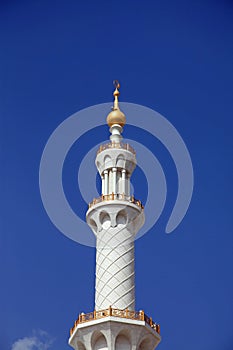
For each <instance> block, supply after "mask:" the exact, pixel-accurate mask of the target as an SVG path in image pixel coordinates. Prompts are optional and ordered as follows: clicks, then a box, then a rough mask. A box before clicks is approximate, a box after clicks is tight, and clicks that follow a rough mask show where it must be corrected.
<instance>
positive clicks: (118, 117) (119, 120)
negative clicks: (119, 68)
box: [107, 80, 126, 127]
mask: <svg viewBox="0 0 233 350" xmlns="http://www.w3.org/2000/svg"><path fill="white" fill-rule="evenodd" d="M113 85H114V87H115V91H114V92H113V96H114V104H113V108H112V112H110V113H109V115H108V116H107V123H108V125H109V126H110V127H111V126H112V125H114V124H119V125H120V126H121V127H123V126H124V125H125V123H126V119H125V115H124V113H123V112H122V111H121V110H120V107H119V103H118V96H119V95H120V92H119V90H118V89H119V88H120V83H119V81H118V80H113Z"/></svg>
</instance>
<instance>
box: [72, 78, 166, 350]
mask: <svg viewBox="0 0 233 350" xmlns="http://www.w3.org/2000/svg"><path fill="white" fill-rule="evenodd" d="M119 87H120V85H119V83H118V82H117V81H116V82H115V88H116V89H115V91H114V93H113V96H114V106H113V109H112V111H111V112H110V113H109V115H108V117H107V123H108V125H109V127H110V132H111V136H110V140H111V142H110V143H107V144H104V145H102V146H100V148H99V150H98V152H97V156H96V166H97V169H98V171H99V174H100V176H101V179H102V195H101V197H99V198H95V199H94V200H93V201H92V202H91V203H90V204H89V209H88V211H87V213H86V220H87V223H88V225H89V226H90V227H91V229H92V231H93V233H94V235H95V236H96V283H95V310H94V311H93V312H91V313H88V314H84V313H82V314H80V315H79V317H78V319H77V320H76V321H75V324H74V326H73V328H71V330H70V339H69V344H70V345H71V346H72V347H73V348H74V349H75V350H153V349H155V348H156V346H157V345H158V343H159V342H160V335H159V334H160V327H159V325H157V324H156V323H154V322H153V321H152V319H151V318H149V317H148V316H146V315H145V313H144V311H142V310H141V311H135V281H134V280H135V278H134V277H135V276H134V274H135V270H134V239H135V235H136V234H137V232H138V231H139V229H140V228H141V227H142V225H143V224H144V210H143V205H142V203H141V201H140V200H136V199H135V198H134V196H132V195H131V194H130V177H131V175H132V173H133V170H134V169H135V166H136V154H135V151H134V149H133V148H132V147H131V146H130V145H129V144H125V143H122V136H121V133H122V131H123V127H124V125H125V123H126V118H125V115H124V113H123V112H122V111H121V110H120V107H119V102H118V97H119V95H120V93H119Z"/></svg>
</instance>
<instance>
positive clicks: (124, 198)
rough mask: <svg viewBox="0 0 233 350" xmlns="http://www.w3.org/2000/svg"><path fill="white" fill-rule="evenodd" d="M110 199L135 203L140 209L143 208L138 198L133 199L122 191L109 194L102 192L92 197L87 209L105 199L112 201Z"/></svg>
mask: <svg viewBox="0 0 233 350" xmlns="http://www.w3.org/2000/svg"><path fill="white" fill-rule="evenodd" d="M112 200H121V201H126V202H129V203H133V204H136V205H137V206H139V207H140V208H141V209H144V206H143V205H142V202H141V201H140V200H139V199H135V198H134V196H126V195H125V194H124V193H122V194H121V193H116V194H115V193H111V194H102V196H101V197H98V198H94V199H93V201H92V202H91V203H89V209H90V208H91V207H93V205H95V204H98V203H101V202H105V201H112Z"/></svg>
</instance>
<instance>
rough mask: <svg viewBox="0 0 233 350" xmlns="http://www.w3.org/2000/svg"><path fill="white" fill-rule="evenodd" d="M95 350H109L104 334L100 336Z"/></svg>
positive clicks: (95, 343)
mask: <svg viewBox="0 0 233 350" xmlns="http://www.w3.org/2000/svg"><path fill="white" fill-rule="evenodd" d="M93 350H108V347H107V342H106V339H105V337H104V335H103V334H100V335H99V336H98V338H97V339H96V340H95V342H94V347H93Z"/></svg>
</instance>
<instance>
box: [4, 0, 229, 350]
mask: <svg viewBox="0 0 233 350" xmlns="http://www.w3.org/2000/svg"><path fill="white" fill-rule="evenodd" d="M232 16H233V5H232V2H231V1H230V0H228V1H227V0H225V1H220V0H219V1H214V0H212V1H210V0H209V1H207V0H202V1H201V0H199V1H181V0H176V1H172V0H164V1H157V0H155V1H147V0H145V1H136V0H134V1H129V0H125V1H107V0H106V1H75V0H69V1H64V0H63V1H44V0H41V1H26V0H24V1H23V0H21V1H13V0H12V1H10V0H9V1H1V4H0V33H1V39H0V43H1V47H0V51H1V53H0V74H1V85H0V90H1V91H0V99H1V100H0V113H1V179H2V180H1V199H2V201H1V236H0V243H1V253H0V272H1V289H0V348H1V350H8V349H11V346H12V344H13V343H14V342H15V341H16V340H17V339H19V338H24V337H30V336H31V335H32V333H33V330H36V331H37V330H39V329H42V330H44V331H46V332H47V333H48V334H49V335H50V336H51V337H53V338H55V341H54V344H53V346H52V347H51V350H55V349H56V350H58V349H59V350H65V349H67V350H68V349H69V348H70V347H69V346H68V345H67V339H68V331H69V328H70V327H71V326H72V325H73V320H74V319H75V318H76V317H77V314H78V313H79V312H81V311H85V312H88V311H92V309H93V303H94V259H95V252H94V249H91V248H88V247H85V246H81V245H79V244H76V243H74V242H73V241H71V240H68V239H67V238H66V237H65V236H64V235H62V234H61V233H59V232H58V230H57V229H56V228H55V227H54V226H53V224H52V223H51V222H50V220H49V218H48V216H47V214H46V212H45V210H44V208H43V205H42V202H41V199H40V193H39V185H38V175H39V163H40V157H41V154H42V151H43V148H44V146H45V144H46V142H47V139H48V138H49V136H50V134H51V133H52V131H53V130H54V129H55V128H56V127H57V126H58V125H59V124H60V123H61V122H62V121H63V120H64V119H66V118H67V117H68V116H70V115H71V114H73V113H75V112H76V111H78V110H80V109H82V108H84V107H88V106H91V105H94V104H98V103H103V102H109V101H111V93H112V80H113V79H119V80H120V81H121V83H122V89H121V90H122V94H121V99H122V101H125V102H133V103H138V104H142V105H145V106H148V107H150V108H152V109H155V110H156V111H158V112H159V113H161V114H163V115H164V116H166V117H167V119H169V120H170V121H171V122H172V123H173V125H174V126H175V127H176V128H177V130H178V131H179V132H180V134H181V135H182V137H183V139H184V141H185V143H186V145H187V147H188V149H189V151H190V154H191V158H192V162H193V167H194V175H195V189H194V195H193V199H192V203H191V206H190V208H189V211H188V213H187V215H186V217H185V218H184V220H183V222H182V223H181V225H180V226H179V227H178V228H177V229H176V231H175V232H174V233H173V234H171V235H166V234H165V233H164V229H165V226H166V223H167V220H168V217H169V214H170V212H171V209H172V206H173V204H174V199H175V193H176V188H177V187H175V186H177V180H176V172H175V168H174V165H173V163H172V161H171V159H170V157H169V154H167V152H165V150H164V148H163V147H162V146H161V145H159V144H158V143H156V140H154V143H151V149H152V150H153V152H154V153H155V154H156V157H157V158H158V159H159V160H160V162H161V164H162V165H163V167H164V171H165V173H166V176H167V180H168V191H169V192H168V194H169V196H168V202H167V204H166V207H165V210H164V212H163V214H162V216H161V218H160V220H159V222H158V224H157V225H156V226H155V227H154V228H153V229H152V230H151V231H150V232H149V233H148V234H147V235H145V236H144V237H143V238H142V239H140V240H138V241H137V242H136V282H137V308H138V309H144V310H145V311H146V313H147V314H148V315H151V316H152V317H153V319H154V320H155V321H157V322H159V323H160V324H161V332H162V337H163V340H162V343H161V344H160V346H159V349H161V350H170V349H173V350H181V349H189V350H194V349H195V350H196V349H198V350H202V349H203V350H217V349H218V350H219V349H222V350H230V349H232V347H233V337H232V322H233V316H232V315H233V312H232V311H233V310H232V309H233V305H232V295H233V281H232V272H233V271H232V266H233V257H232V243H233V242H232V241H233V239H232V216H231V213H230V209H231V207H232V183H231V178H232V161H231V157H230V156H231V155H232V152H231V149H232V124H233V122H232V112H233V104H232V94H233V89H232V86H233V84H232V78H233V65H232V59H233V55H232V53H233V44H232V35H233V22H232ZM104 117H105V116H103V118H104ZM106 132H107V127H106ZM127 132H128V134H127ZM130 132H131V130H130V128H128V129H127V127H126V128H125V136H128V137H129V136H132V134H130ZM89 137H93V135H89ZM94 137H95V136H94ZM99 138H100V137H99V135H96V140H99ZM105 138H106V137H105V135H104V136H103V139H105ZM140 141H141V142H142V143H145V144H146V142H147V143H148V139H147V138H146V135H145V134H143V135H142V136H141V140H140ZM152 141H153V140H152ZM82 146H83V147H84V148H86V150H87V151H88V149H89V142H88V136H87V137H86V138H84V141H83V145H82ZM73 151H74V150H73ZM74 157H75V156H73V159H75V158H74ZM71 168H72V167H71V166H70V170H69V167H68V168H67V172H66V174H68V173H69V172H70V177H71V179H70V186H71V185H72V184H73V183H74V180H73V178H72V176H74V170H73V169H71ZM66 178H68V175H67V176H66ZM67 181H68V180H67ZM137 185H139V183H137V181H135V183H134V186H135V187H137ZM67 186H68V185H67ZM68 187H69V186H68ZM135 190H136V189H135ZM67 191H68V192H71V187H69V188H67ZM71 201H72V203H74V198H72V199H71ZM83 210H85V208H84V209H83Z"/></svg>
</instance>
